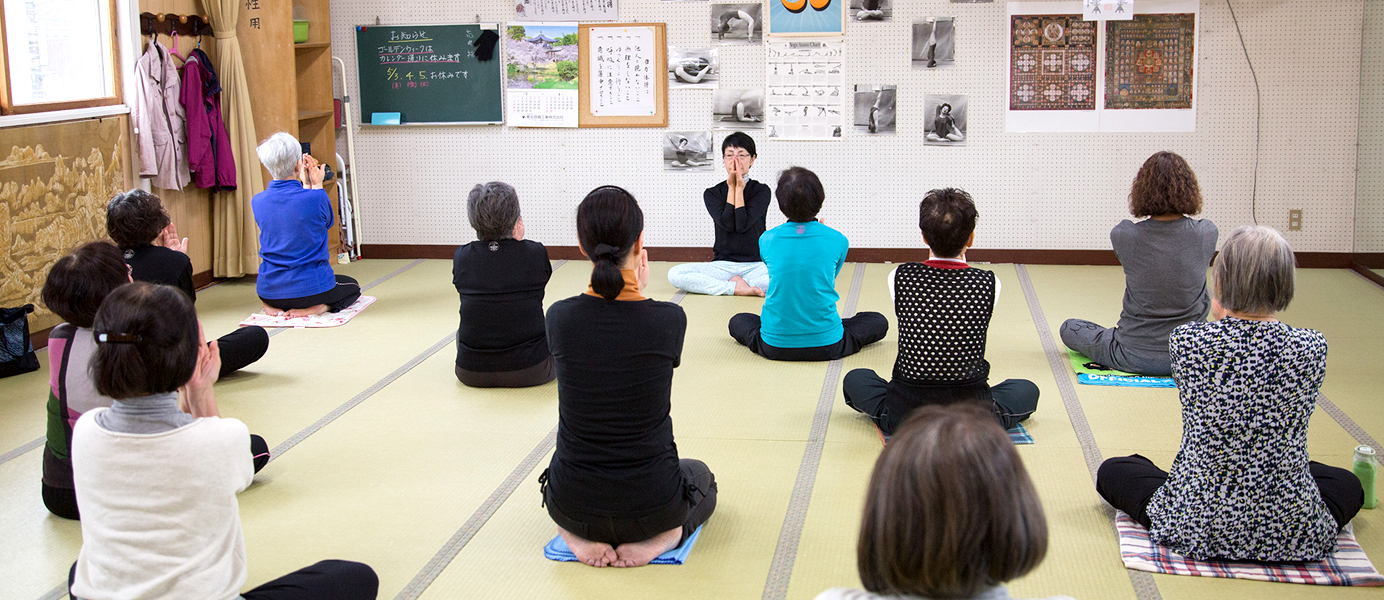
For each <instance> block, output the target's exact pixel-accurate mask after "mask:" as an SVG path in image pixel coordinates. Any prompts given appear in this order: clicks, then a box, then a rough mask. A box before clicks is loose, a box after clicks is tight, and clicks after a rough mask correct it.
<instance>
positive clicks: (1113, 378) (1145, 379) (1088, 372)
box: [1067, 350, 1177, 388]
mask: <svg viewBox="0 0 1384 600" xmlns="http://www.w3.org/2000/svg"><path fill="white" fill-rule="evenodd" d="M1067 358H1068V359H1069V360H1070V361H1071V363H1072V371H1074V372H1075V373H1076V382H1077V383H1080V384H1083V385H1114V386H1120V387H1148V388H1170V387H1177V384H1176V383H1174V382H1173V378H1172V377H1152V376H1149V375H1139V374H1136V373H1126V372H1124V371H1116V370H1115V369H1110V368H1106V367H1105V366H1104V365H1100V364H1097V363H1095V362H1092V361H1091V359H1089V358H1087V357H1086V355H1084V354H1082V353H1080V352H1077V351H1076V350H1068V351H1067Z"/></svg>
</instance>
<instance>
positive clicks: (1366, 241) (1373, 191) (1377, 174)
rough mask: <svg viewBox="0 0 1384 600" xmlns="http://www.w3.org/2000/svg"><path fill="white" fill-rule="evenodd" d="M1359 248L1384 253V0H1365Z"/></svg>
mask: <svg viewBox="0 0 1384 600" xmlns="http://www.w3.org/2000/svg"><path fill="white" fill-rule="evenodd" d="M1363 29H1364V35H1363V38H1362V42H1361V46H1362V47H1361V49H1360V151H1359V164H1360V169H1359V174H1358V176H1357V177H1358V179H1357V182H1358V185H1357V188H1356V197H1355V202H1356V204H1355V251H1356V252H1384V0H1365V24H1364V28H1363Z"/></svg>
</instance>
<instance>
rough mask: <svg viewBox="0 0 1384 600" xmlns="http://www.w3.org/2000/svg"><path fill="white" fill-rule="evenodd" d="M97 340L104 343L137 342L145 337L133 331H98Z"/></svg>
mask: <svg viewBox="0 0 1384 600" xmlns="http://www.w3.org/2000/svg"><path fill="white" fill-rule="evenodd" d="M96 341H97V342H100V343H102V344H137V343H139V342H142V341H144V338H143V337H141V336H138V335H135V334H133V333H98V334H96Z"/></svg>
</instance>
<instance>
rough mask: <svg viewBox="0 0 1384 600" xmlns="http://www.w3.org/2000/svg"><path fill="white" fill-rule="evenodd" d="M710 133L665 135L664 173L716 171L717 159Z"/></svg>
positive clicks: (688, 132) (673, 132) (692, 132)
mask: <svg viewBox="0 0 1384 600" xmlns="http://www.w3.org/2000/svg"><path fill="white" fill-rule="evenodd" d="M712 149H713V144H712V141H711V132H710V131H669V132H666V133H664V134H663V170H664V171H714V170H716V157H715V156H714V154H713V152H712Z"/></svg>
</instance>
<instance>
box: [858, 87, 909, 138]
mask: <svg viewBox="0 0 1384 600" xmlns="http://www.w3.org/2000/svg"><path fill="white" fill-rule="evenodd" d="M897 92H898V86H893V85H857V86H855V121H854V123H855V132H856V133H863V134H866V135H894V128H895V124H894V115H895V111H894V107H895V106H896V105H897V104H898V94H897Z"/></svg>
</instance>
